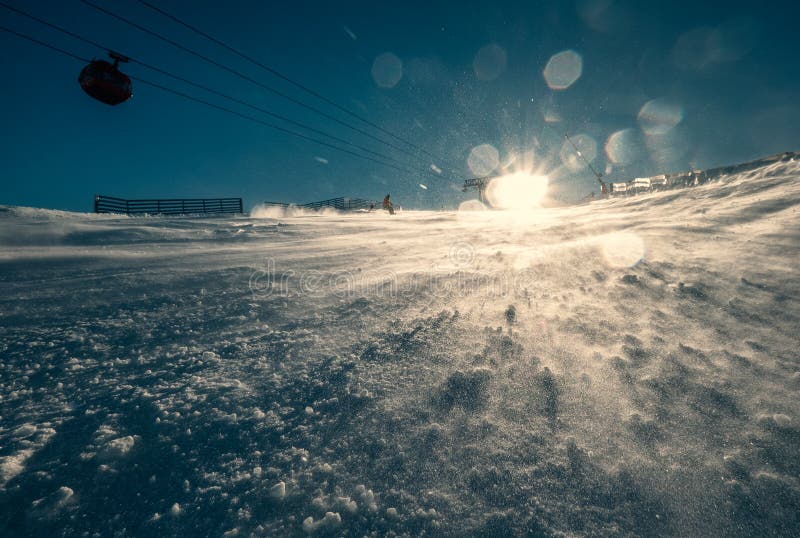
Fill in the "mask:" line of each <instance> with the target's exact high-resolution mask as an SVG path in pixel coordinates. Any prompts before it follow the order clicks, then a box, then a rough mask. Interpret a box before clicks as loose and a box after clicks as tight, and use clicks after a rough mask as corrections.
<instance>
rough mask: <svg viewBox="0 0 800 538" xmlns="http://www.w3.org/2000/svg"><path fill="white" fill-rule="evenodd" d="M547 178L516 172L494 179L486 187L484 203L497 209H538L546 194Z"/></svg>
mask: <svg viewBox="0 0 800 538" xmlns="http://www.w3.org/2000/svg"><path fill="white" fill-rule="evenodd" d="M547 184H548V178H547V176H542V175H532V174H529V173H527V172H517V173H514V174H508V175H505V176H500V177H496V178H494V179H493V180H491V181H490V182H489V184H488V185H487V186H486V201H488V202H489V204H490V205H491V206H492V207H496V208H498V209H530V208H532V207H539V206H541V204H542V200H543V199H544V197H545V195H546V194H547Z"/></svg>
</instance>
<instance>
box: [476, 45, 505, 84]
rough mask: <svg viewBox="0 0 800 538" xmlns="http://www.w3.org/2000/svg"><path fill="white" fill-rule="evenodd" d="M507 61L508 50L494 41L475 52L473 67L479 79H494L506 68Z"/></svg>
mask: <svg viewBox="0 0 800 538" xmlns="http://www.w3.org/2000/svg"><path fill="white" fill-rule="evenodd" d="M507 62H508V58H507V56H506V51H505V50H504V49H503V48H502V47H501V46H500V45H496V44H494V43H492V44H491V45H486V46H485V47H482V48H481V49H480V50H479V51H478V52H477V53H476V54H475V59H474V60H473V61H472V68H473V70H474V71H475V76H476V77H478V78H479V79H481V80H486V81H488V80H494V79H496V78H497V77H499V76H500V75H502V74H503V71H505V70H506V64H507Z"/></svg>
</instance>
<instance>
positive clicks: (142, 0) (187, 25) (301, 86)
mask: <svg viewBox="0 0 800 538" xmlns="http://www.w3.org/2000/svg"><path fill="white" fill-rule="evenodd" d="M137 1H138V2H139V3H140V4H142V5H143V6H145V7H147V8H149V9H151V10H153V11H155V12H156V13H160V14H161V15H163V16H164V17H167V18H168V19H170V20H172V21H174V22H176V23H178V24H180V25H181V26H183V27H184V28H188V29H189V30H191V31H192V32H195V33H196V34H198V35H201V36H203V37H204V38H206V39H208V40H209V41H211V42H213V43H216V44H217V45H219V46H220V47H222V48H224V49H225V50H227V51H229V52H231V53H233V54H235V55H236V56H238V57H240V58H242V59H244V60H247V61H248V62H250V63H252V64H254V65H256V66H258V67H260V68H261V69H263V70H265V71H267V72H268V73H270V74H272V75H274V76H276V77H278V78H279V79H281V80H283V81H284V82H288V83H289V84H291V85H292V86H294V87H296V88H299V89H301V90H303V91H304V92H306V93H308V94H309V95H312V96H314V97H316V98H317V99H319V100H320V101H323V102H325V103H327V104H329V105H331V106H332V107H334V108H336V109H337V110H339V111H341V112H344V113H345V114H347V115H348V116H351V117H353V118H356V119H357V120H359V121H362V122H364V123H365V124H366V125H369V126H370V127H373V128H374V129H377V130H378V131H380V132H382V133H383V134H386V135H388V136H390V137H392V138H394V139H395V140H397V141H399V142H402V143H404V144H407V145H408V146H410V147H412V148H414V149H416V150H417V151H419V152H420V153H423V154H425V155H427V156H428V157H430V158H432V159H434V160H437V161H439V162H442V163H446V162H447V159H442V158H439V157H437V156H436V155H434V154H433V153H431V152H429V151H428V150H426V149H425V148H423V147H421V146H419V145H417V144H415V143H414V142H411V141H410V140H407V139H405V138H403V137H401V136H398V135H396V134H394V133H393V132H391V131H389V130H388V129H385V128H383V127H381V126H380V125H378V124H376V123H374V122H372V121H370V120H369V119H367V118H365V117H364V116H362V115H361V114H358V113H357V112H353V111H352V110H350V109H349V108H347V107H344V106H342V105H340V104H339V103H337V102H336V101H333V100H332V99H329V98H328V97H325V96H324V95H322V94H321V93H319V92H318V91H316V90H314V89H312V88H309V87H308V86H306V85H305V84H302V83H300V82H297V81H296V80H294V79H292V78H290V77H288V76H286V75H284V74H283V73H281V72H280V71H278V70H277V69H275V68H274V67H270V66H268V65H266V64H264V63H263V62H261V61H259V60H258V59H256V58H253V57H252V56H250V55H249V54H246V53H244V52H242V51H241V50H239V49H237V48H235V47H233V46H231V45H228V44H227V43H225V42H224V41H222V40H220V39H218V38H216V37H214V36H212V35H210V34H209V33H208V32H205V31H203V30H201V29H200V28H198V27H196V26H194V25H192V24H190V23H188V22H186V21H184V20H183V19H181V18H179V17H178V16H177V15H173V14H172V13H169V12H167V11H166V10H164V9H162V8H160V7H158V6H156V5H154V4H153V3H151V2H148V1H147V0H137Z"/></svg>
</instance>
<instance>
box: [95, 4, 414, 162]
mask: <svg viewBox="0 0 800 538" xmlns="http://www.w3.org/2000/svg"><path fill="white" fill-rule="evenodd" d="M80 1H81V2H82V3H83V4H86V5H87V6H89V7H91V8H93V9H95V10H97V11H99V12H101V13H104V14H106V15H108V16H109V17H112V18H114V19H117V20H119V21H122V22H124V23H125V24H127V25H129V26H131V27H133V28H136V29H137V30H139V31H141V32H144V33H146V34H148V35H150V36H153V37H155V38H157V39H160V40H161V41H164V42H165V43H168V44H169V45H171V46H173V47H175V48H177V49H179V50H182V51H184V52H186V53H188V54H191V55H193V56H195V57H197V58H200V59H201V60H203V61H205V62H207V63H210V64H211V65H213V66H215V67H217V68H219V69H222V70H224V71H227V72H229V73H231V74H233V75H235V76H237V77H239V78H241V79H242V80H246V81H247V82H250V83H251V84H254V85H256V86H258V87H260V88H262V89H263V90H266V91H269V92H271V93H273V94H275V95H278V96H280V97H282V98H283V99H286V100H288V101H290V102H292V103H294V104H296V105H298V106H300V107H303V108H306V109H308V110H311V111H312V112H314V113H316V114H319V115H320V116H322V117H324V118H326V119H329V120H331V121H333V122H335V123H337V124H339V125H342V126H344V127H347V128H348V129H351V130H353V131H355V132H357V133H359V134H361V135H363V136H366V137H368V138H370V139H372V140H375V141H376V142H380V143H381V144H385V145H387V146H389V147H391V148H393V149H394V150H396V151H399V152H401V153H404V154H406V155H407V156H410V157H412V158H414V159H416V160H419V161H421V160H422V159H420V158H419V157H418V156H417V155H416V154H414V153H412V152H411V151H409V150H407V149H405V148H403V147H400V146H398V145H397V144H393V143H392V142H389V141H387V140H384V139H382V138H379V137H377V136H375V135H373V134H372V133H369V132H367V131H365V130H363V129H361V128H359V127H356V126H355V125H352V124H351V123H348V122H346V121H343V120H340V119H339V118H337V117H336V116H333V115H331V114H328V113H327V112H325V111H323V110H320V109H319V108H317V107H315V106H314V105H310V104H308V103H305V102H303V101H301V100H299V99H296V98H294V97H292V96H291V95H288V94H287V93H285V92H282V91H281V90H278V89H276V88H273V87H272V86H269V85H268V84H264V83H262V82H259V81H258V80H256V79H254V78H253V77H250V76H248V75H246V74H244V73H242V72H241V71H238V70H236V69H234V68H232V67H230V66H227V65H225V64H223V63H221V62H218V61H216V60H214V59H212V58H209V57H208V56H206V55H204V54H202V53H200V52H197V51H196V50H194V49H191V48H189V47H187V46H185V45H182V44H180V43H178V42H177V41H175V40H173V39H170V38H169V37H166V36H164V35H162V34H160V33H159V32H156V31H154V30H151V29H149V28H147V27H145V26H142V25H141V24H139V23H137V22H134V21H132V20H130V19H128V18H126V17H124V16H122V15H119V14H118V13H114V12H113V11H110V10H108V9H106V8H104V7H102V6H99V5H97V4H95V3H94V2H91V1H89V0H80ZM427 164H428V163H427V162H426V165H427Z"/></svg>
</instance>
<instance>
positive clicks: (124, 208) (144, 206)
mask: <svg viewBox="0 0 800 538" xmlns="http://www.w3.org/2000/svg"><path fill="white" fill-rule="evenodd" d="M94 212H95V213H124V214H126V215H145V214H148V215H190V214H204V215H207V214H221V213H244V210H243V207H242V199H241V198H166V199H156V198H153V199H146V200H126V199H124V198H116V197H114V196H104V195H101V194H95V195H94Z"/></svg>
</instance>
